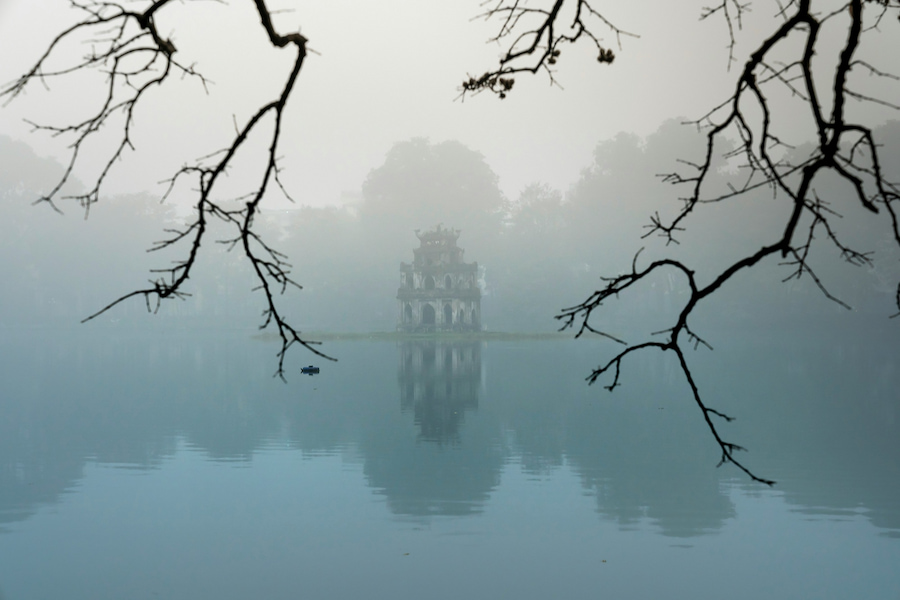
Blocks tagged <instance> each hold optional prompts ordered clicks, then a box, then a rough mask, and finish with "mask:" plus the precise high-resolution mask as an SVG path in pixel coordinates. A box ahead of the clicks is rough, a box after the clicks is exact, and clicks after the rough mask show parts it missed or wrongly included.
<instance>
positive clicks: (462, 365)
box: [398, 340, 481, 444]
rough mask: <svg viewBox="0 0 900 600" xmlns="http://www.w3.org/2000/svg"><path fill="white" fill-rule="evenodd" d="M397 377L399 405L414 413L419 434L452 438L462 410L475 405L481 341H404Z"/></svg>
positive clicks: (456, 436) (455, 439) (433, 438)
mask: <svg viewBox="0 0 900 600" xmlns="http://www.w3.org/2000/svg"><path fill="white" fill-rule="evenodd" d="M398 379H399V382H400V409H401V411H402V412H404V413H412V415H413V421H414V422H415V424H416V426H417V427H418V428H419V438H420V439H422V440H425V441H429V442H437V443H439V444H445V443H456V442H458V441H459V430H460V427H461V426H462V423H463V421H464V419H465V413H466V411H474V410H476V409H477V408H478V391H479V389H480V388H481V342H478V341H471V342H467V341H462V342H461V341H453V342H449V341H438V340H416V341H406V342H402V343H401V344H400V366H399V369H398Z"/></svg>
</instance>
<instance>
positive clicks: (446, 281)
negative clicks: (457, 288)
mask: <svg viewBox="0 0 900 600" xmlns="http://www.w3.org/2000/svg"><path fill="white" fill-rule="evenodd" d="M452 287H453V280H452V279H450V276H449V275H447V276H445V277H444V289H445V290H449V289H450V288H452Z"/></svg>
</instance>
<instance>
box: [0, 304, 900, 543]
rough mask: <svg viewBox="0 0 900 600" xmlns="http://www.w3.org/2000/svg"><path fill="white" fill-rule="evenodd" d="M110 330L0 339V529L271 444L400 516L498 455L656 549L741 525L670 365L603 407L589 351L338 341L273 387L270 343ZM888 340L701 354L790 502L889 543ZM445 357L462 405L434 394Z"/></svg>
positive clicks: (491, 466)
mask: <svg viewBox="0 0 900 600" xmlns="http://www.w3.org/2000/svg"><path fill="white" fill-rule="evenodd" d="M163 322H164V323H165V322H167V321H163ZM79 331H83V330H79ZM102 335H103V337H102V338H100V337H95V336H91V337H78V336H77V335H75V334H73V333H72V332H64V331H63V332H60V331H54V332H52V334H51V333H49V332H48V333H47V334H40V333H37V332H35V331H34V330H31V331H27V332H25V331H22V332H12V333H10V332H8V333H7V335H6V336H5V337H4V339H3V340H2V341H0V348H2V350H3V352H2V355H3V356H4V357H5V360H4V361H3V362H2V363H0V414H2V416H3V418H2V419H0V525H2V523H8V522H12V521H17V520H21V519H24V518H27V517H28V515H30V514H32V513H33V512H34V511H35V510H36V509H37V508H38V507H39V506H41V505H47V504H52V503H55V502H58V501H59V500H60V498H61V497H62V495H63V494H64V493H65V492H66V490H69V489H72V488H74V487H75V486H76V485H77V484H78V482H79V480H80V479H81V477H82V476H83V471H84V466H85V464H87V463H99V464H105V465H124V466H128V467H133V468H139V469H153V468H158V467H159V466H160V465H162V464H163V463H164V462H165V461H166V460H167V459H170V458H171V457H173V456H174V455H175V452H176V450H177V448H178V443H179V441H183V442H184V443H185V444H186V446H187V447H188V448H190V449H191V450H192V451H199V452H202V453H203V454H204V455H205V456H206V457H207V458H208V459H209V460H215V461H219V460H229V461H231V460H241V461H247V462H251V461H253V460H254V456H255V455H256V454H257V453H258V452H259V451H260V449H261V448H265V447H266V446H267V444H269V443H271V442H272V441H277V442H278V443H279V444H283V443H284V442H285V441H287V442H288V445H289V447H290V448H292V449H294V451H301V452H303V453H304V454H305V455H307V456H309V457H311V458H314V457H315V456H317V455H327V454H334V453H336V452H339V453H342V454H343V453H345V454H346V455H347V456H348V457H349V458H351V459H356V460H359V461H360V462H361V464H362V467H361V468H362V474H363V475H364V477H365V479H366V482H367V484H368V485H369V486H370V487H371V488H373V489H374V490H375V491H376V492H377V493H378V494H380V495H382V496H383V497H384V498H385V502H386V505H387V507H388V509H389V510H390V511H391V512H392V513H394V514H397V515H410V516H417V517H419V516H421V517H425V516H430V515H457V516H463V515H470V514H474V513H477V512H479V511H481V510H482V509H483V508H484V507H485V506H486V505H487V503H488V500H489V496H490V494H491V492H492V490H494V489H495V488H496V487H497V486H498V485H500V478H501V473H502V471H503V468H504V465H508V464H509V463H510V462H511V461H514V462H518V463H519V464H521V465H522V468H523V469H525V470H526V471H528V472H529V473H539V474H542V475H548V474H551V475H552V473H553V472H554V471H555V470H558V469H561V468H569V469H571V470H572V471H573V472H574V473H576V474H577V475H578V476H579V477H580V479H581V482H582V485H583V486H584V489H585V491H586V492H587V493H590V494H591V495H592V496H594V497H595V498H596V504H597V512H598V513H599V514H600V515H601V516H602V518H604V519H608V520H610V521H613V522H615V523H617V524H618V525H619V526H620V527H623V528H629V527H644V526H646V524H647V523H650V524H652V526H653V527H654V528H655V529H657V530H658V531H660V532H661V533H663V534H664V535H668V536H677V537H689V536H696V535H700V534H703V533H708V532H715V531H718V530H720V529H721V528H722V527H723V525H724V523H725V522H726V521H727V520H729V519H731V518H734V517H735V516H736V515H735V507H734V505H733V503H732V501H731V499H730V497H729V493H743V492H731V491H730V489H731V487H730V486H732V485H734V486H739V487H744V483H743V482H742V481H741V480H737V483H732V481H733V480H732V479H730V477H729V475H730V474H729V473H728V472H727V471H723V470H716V469H713V468H712V465H713V464H715V461H716V459H717V455H716V452H715V448H712V447H710V444H709V440H707V439H706V438H705V437H704V436H702V435H699V433H700V432H701V431H702V428H701V424H699V423H697V421H696V419H695V418H694V414H693V410H694V409H693V408H692V407H691V406H690V402H689V398H688V397H687V391H686V390H685V389H683V386H682V385H681V384H680V380H679V378H678V377H677V373H678V371H677V368H676V366H675V365H673V364H671V363H669V362H667V361H666V360H659V356H658V355H653V354H646V355H642V356H641V357H636V358H635V360H636V361H638V363H639V364H638V363H636V364H634V365H632V366H631V369H632V370H633V372H641V373H646V374H647V375H648V376H647V377H646V378H645V379H644V380H643V381H632V380H630V381H629V382H628V385H627V386H625V387H623V389H622V390H621V393H619V394H616V395H614V396H609V395H605V394H599V393H598V392H597V391H596V390H593V389H590V388H587V387H586V386H584V385H583V383H582V382H581V381H580V380H579V379H578V378H577V374H579V373H583V372H584V371H585V369H586V368H588V366H589V361H590V354H591V352H585V351H584V350H585V349H584V347H583V346H582V345H581V344H580V343H572V342H570V341H561V342H550V341H545V342H528V343H515V344H514V343H496V344H495V343H491V344H490V345H486V346H481V345H479V344H477V343H476V344H474V347H473V345H472V344H462V345H460V344H456V345H442V344H436V343H432V344H428V343H423V344H420V346H419V348H417V349H413V348H411V347H406V348H404V347H401V348H400V349H399V350H398V351H399V355H400V365H399V367H398V364H397V358H396V357H395V356H394V355H393V349H394V346H393V345H390V344H382V343H364V342H357V343H340V352H341V356H342V358H343V360H342V361H341V362H340V363H338V364H337V365H335V366H333V367H328V368H327V369H323V374H322V375H321V376H317V377H316V378H304V379H302V380H299V381H292V382H291V383H290V384H288V385H283V384H281V383H279V382H277V380H271V379H270V378H269V375H270V374H271V373H270V372H271V363H270V358H271V353H272V352H274V351H275V350H276V349H277V348H276V347H275V346H274V345H270V344H261V343H249V344H248V343H240V344H237V351H235V344H233V343H223V341H224V342H229V340H227V339H223V338H222V337H217V338H207V339H206V340H203V341H201V340H200V339H199V338H197V337H196V336H191V337H186V338H184V339H183V340H180V339H179V338H177V337H174V336H173V335H172V333H171V332H168V333H166V332H160V333H159V334H151V333H147V332H143V333H139V334H133V333H128V334H126V335H112V334H110V333H109V331H105V332H103V334H102ZM101 342H102V343H101ZM722 343H723V345H724V344H726V342H722ZM416 344H418V342H416ZM442 346H443V347H442ZM897 346H898V344H897V342H896V340H892V339H890V338H889V336H887V335H885V336H880V335H876V334H874V333H871V332H870V335H868V336H866V337H865V338H852V337H848V338H838V337H837V336H830V337H825V336H820V338H819V339H817V340H816V342H815V343H814V344H809V345H802V346H800V345H786V346H784V347H778V348H773V346H772V344H771V343H770V342H768V341H763V342H761V343H760V344H741V345H737V344H733V347H731V348H723V349H725V350H726V351H725V352H716V353H706V354H697V355H696V356H697V359H696V360H697V369H698V374H700V375H701V376H702V377H703V378H704V380H705V381H708V382H709V386H708V388H705V391H707V392H708V393H709V394H710V395H711V396H715V397H717V398H721V402H722V405H723V407H724V408H726V409H728V410H732V411H734V408H735V407H736V406H737V405H740V406H748V405H752V406H753V408H754V410H753V411H745V412H748V413H749V414H748V415H747V416H746V417H745V418H742V419H741V420H739V421H737V422H735V423H734V424H731V425H729V434H730V435H734V436H735V437H737V438H739V439H741V440H748V441H749V440H752V441H753V442H754V444H753V445H754V452H753V458H754V461H757V462H758V464H759V465H760V468H764V469H766V471H767V472H771V473H772V475H773V476H775V477H777V478H778V479H779V485H778V488H777V489H778V490H780V493H781V494H783V497H784V499H785V501H787V502H788V503H789V504H790V505H792V506H794V507H796V509H797V510H798V511H803V512H814V513H816V514H825V515H827V516H828V517H829V518H833V517H839V518H841V517H848V516H851V517H852V518H866V519H868V520H869V521H870V522H871V523H872V524H873V525H875V526H876V527H879V528H882V529H886V530H890V531H892V532H894V533H896V532H897V531H900V517H898V513H897V512H896V493H897V483H896V482H897V481H900V439H898V436H897V435H896V432H897V408H898V404H897V394H896V386H897V381H898V378H897V373H896V370H895V369H894V367H893V365H892V361H891V358H892V357H893V356H897V354H898V350H900V349H898V347H897ZM429 348H430V349H431V350H433V358H432V357H431V354H430V351H429ZM599 348H601V346H594V347H592V348H591V351H592V352H593V351H596V350H598V349H599ZM13 349H16V351H13ZM23 349H25V350H23ZM448 356H449V357H450V358H449V359H448V358H447V357H448ZM663 356H664V355H663ZM470 360H471V362H468V361H470ZM732 360H734V361H738V362H740V363H741V364H743V365H750V366H751V368H750V369H749V371H752V372H753V373H754V375H752V377H754V386H750V385H749V384H748V382H747V381H745V380H737V379H735V378H734V377H733V376H726V375H725V374H733V373H735V372H737V369H735V368H734V366H733V365H730V364H728V362H729V361H732ZM416 361H421V368H420V369H419V370H418V371H416V370H413V367H412V364H408V363H409V362H411V363H416ZM448 361H449V362H450V363H451V365H450V369H449V372H454V371H453V365H454V364H455V365H456V367H455V368H456V369H457V370H456V371H455V372H456V373H457V374H458V376H459V377H458V380H455V381H451V385H453V386H456V387H453V388H452V389H456V390H459V391H460V394H461V395H459V396H456V397H455V398H453V397H451V396H449V395H446V394H445V392H446V388H445V387H442V385H444V386H445V384H446V378H444V379H442V377H443V375H442V374H441V372H442V370H443V369H444V367H446V366H447V362H448ZM482 361H483V363H482ZM482 364H484V365H487V366H489V375H490V377H489V378H487V379H486V381H485V384H484V385H485V387H486V390H487V391H486V392H481V390H480V388H479V387H478V386H479V385H481V375H482V373H483V372H485V371H486V367H485V366H482ZM238 365H240V366H241V368H240V369H238V368H237V366H238ZM248 371H251V372H253V373H256V374H257V377H256V379H255V380H253V381H248V378H247V377H246V376H245V373H247V372H248ZM398 372H399V377H398ZM109 373H118V374H120V375H121V376H120V377H115V378H113V377H110V376H108V374H109ZM162 373H164V374H165V375H166V377H165V378H162V377H161V374H162ZM404 373H406V375H404ZM407 376H408V377H407ZM410 379H411V380H412V382H413V392H412V393H409V392H407V391H404V387H405V386H406V383H407V381H409V380H410ZM429 382H430V383H429ZM429 385H431V386H432V387H433V388H434V390H435V394H434V395H431V396H427V395H426V391H425V390H426V388H427V387H428V386H429ZM398 388H399V389H398ZM416 389H419V390H420V391H419V392H418V396H417V395H416V392H415V390H416ZM398 394H399V395H400V398H401V404H402V405H403V406H404V408H402V409H401V410H398V407H397V397H398ZM785 396H787V397H790V398H791V399H792V400H791V401H790V402H783V401H780V400H779V399H780V398H784V397H785ZM429 398H430V402H431V403H432V404H433V406H428V399H429ZM416 403H419V408H418V410H419V413H418V414H417V412H416V410H417V408H416ZM476 407H477V408H478V410H477V411H476V410H473V409H475V408H476ZM454 408H455V409H456V412H457V413H458V414H457V415H453V414H452V413H453V410H452V409H454ZM460 409H461V410H460ZM466 410H468V413H467V415H466V418H465V421H464V422H463V421H462V420H461V415H462V414H464V413H465V411H466ZM435 441H440V442H444V443H434V442H435ZM451 441H452V443H446V442H451ZM285 476H286V477H292V476H293V474H291V473H286V474H285ZM749 490H750V491H751V492H752V491H753V488H752V487H749ZM523 501H525V502H527V501H528V498H523ZM563 509H564V508H563V507H560V510H563ZM737 516H741V515H737Z"/></svg>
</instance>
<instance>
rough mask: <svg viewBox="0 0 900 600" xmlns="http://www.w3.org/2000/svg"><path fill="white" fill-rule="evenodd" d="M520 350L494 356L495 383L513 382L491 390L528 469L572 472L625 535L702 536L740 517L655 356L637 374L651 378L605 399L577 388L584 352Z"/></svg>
mask: <svg viewBox="0 0 900 600" xmlns="http://www.w3.org/2000/svg"><path fill="white" fill-rule="evenodd" d="M596 348H597V347H596V346H595V347H594V349H595V350H596ZM510 350H511V351H506V352H503V353H497V354H492V355H491V356H490V360H491V373H492V375H493V376H492V378H491V380H492V381H502V382H503V384H502V385H503V389H502V390H498V389H497V386H496V385H494V386H491V389H490V391H491V398H492V399H493V400H494V401H495V402H501V403H503V404H502V406H499V407H498V408H497V410H498V411H499V412H500V414H501V415H502V419H503V423H504V426H505V427H506V428H508V429H510V430H511V431H512V432H513V433H514V440H515V445H514V447H513V448H512V451H513V453H514V454H517V455H520V456H521V457H522V459H521V460H522V463H523V467H524V468H526V469H528V470H530V471H543V472H547V471H552V470H553V469H555V468H557V467H558V466H559V465H563V464H567V465H568V466H569V467H570V468H571V469H572V470H574V471H575V472H576V473H578V475H579V476H580V478H581V481H582V484H583V486H584V487H585V489H586V490H588V491H589V492H590V493H591V494H592V495H594V496H595V497H596V500H597V512H598V513H600V514H601V515H602V516H603V517H604V518H607V519H610V520H612V521H615V522H617V523H618V524H619V525H620V526H621V527H625V528H630V527H637V526H638V525H639V524H641V523H642V522H644V521H647V520H649V521H651V522H652V523H653V524H654V525H655V526H657V527H659V529H660V530H661V531H662V533H663V534H665V535H671V536H693V535H700V534H703V533H708V532H713V531H717V530H719V529H721V528H722V526H723V524H724V522H725V521H726V520H727V519H729V518H731V517H733V516H734V507H733V506H732V503H731V501H730V500H729V499H728V497H727V496H726V495H725V493H724V492H723V490H722V489H721V486H720V481H721V477H722V475H723V474H722V472H721V471H718V470H716V469H713V468H711V467H712V465H714V464H715V460H716V455H715V452H714V450H713V449H712V448H710V447H709V445H708V444H706V441H707V440H705V439H704V438H703V436H702V435H696V434H697V433H698V431H699V432H701V433H702V429H700V430H698V428H697V423H696V422H695V420H694V419H693V417H694V415H693V413H692V411H691V407H690V406H689V404H688V403H687V400H688V398H687V395H686V390H683V389H679V388H678V387H677V385H676V382H677V379H676V378H675V377H674V372H673V369H672V368H671V365H667V364H666V363H665V362H663V361H659V360H653V358H658V357H655V356H651V355H648V356H647V357H645V359H644V360H642V361H641V362H642V364H640V365H635V366H634V367H633V369H634V370H635V371H636V372H637V371H640V372H642V373H649V374H650V376H649V377H647V378H646V379H645V380H644V381H643V382H641V383H640V384H639V383H638V382H633V383H632V384H631V385H629V386H628V387H627V388H625V389H623V390H621V392H620V393H619V394H617V395H615V396H601V395H598V394H597V393H596V391H595V390H590V389H585V386H584V383H583V382H582V381H579V380H578V379H577V373H579V372H583V370H584V368H585V362H586V361H585V357H586V356H588V355H589V354H590V353H588V352H585V348H584V347H583V346H582V345H581V344H580V343H575V344H573V343H570V342H541V343H540V345H539V346H534V345H531V344H529V345H527V346H522V347H518V348H511V349H510ZM548 357H553V358H552V359H548ZM588 360H589V359H588ZM509 373H532V374H533V376H529V377H518V378H514V377H507V376H504V375H505V374H509Z"/></svg>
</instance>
